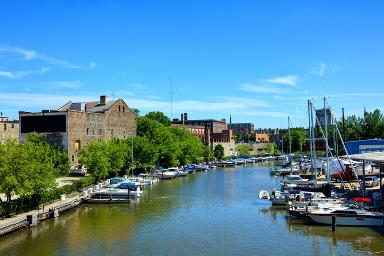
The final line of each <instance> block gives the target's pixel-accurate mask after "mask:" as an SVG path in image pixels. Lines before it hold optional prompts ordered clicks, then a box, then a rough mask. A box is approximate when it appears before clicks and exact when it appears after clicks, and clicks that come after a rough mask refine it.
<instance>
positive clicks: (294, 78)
mask: <svg viewBox="0 0 384 256" xmlns="http://www.w3.org/2000/svg"><path fill="white" fill-rule="evenodd" d="M298 80H299V76H298V75H287V76H280V77H273V78H269V79H264V80H263V81H264V82H267V83H272V84H285V85H289V86H296V85H297V82H298Z"/></svg>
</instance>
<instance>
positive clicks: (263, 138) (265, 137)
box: [255, 133, 269, 142]
mask: <svg viewBox="0 0 384 256" xmlns="http://www.w3.org/2000/svg"><path fill="white" fill-rule="evenodd" d="M255 136H256V138H255V141H256V142H269V134H267V133H256V134H255Z"/></svg>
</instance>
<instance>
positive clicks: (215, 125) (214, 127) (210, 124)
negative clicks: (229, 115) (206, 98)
mask: <svg viewBox="0 0 384 256" xmlns="http://www.w3.org/2000/svg"><path fill="white" fill-rule="evenodd" d="M172 124H184V125H195V126H204V127H205V128H207V130H208V131H209V132H210V133H211V134H212V133H219V132H222V131H223V130H226V129H227V122H226V121H225V119H222V120H215V119H198V120H189V119H188V114H187V113H182V114H181V120H179V119H174V120H173V121H172Z"/></svg>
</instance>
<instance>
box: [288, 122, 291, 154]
mask: <svg viewBox="0 0 384 256" xmlns="http://www.w3.org/2000/svg"><path fill="white" fill-rule="evenodd" d="M288 138H289V157H291V155H292V140H291V125H290V120H289V116H288Z"/></svg>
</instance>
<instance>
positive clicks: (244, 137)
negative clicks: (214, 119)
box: [228, 123, 255, 142]
mask: <svg viewBox="0 0 384 256" xmlns="http://www.w3.org/2000/svg"><path fill="white" fill-rule="evenodd" d="M228 129H230V130H232V131H233V133H234V134H235V135H236V136H237V138H238V141H244V142H247V141H249V140H250V137H251V136H253V134H254V133H255V125H254V124H252V123H229V124H228Z"/></svg>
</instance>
